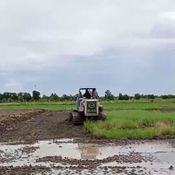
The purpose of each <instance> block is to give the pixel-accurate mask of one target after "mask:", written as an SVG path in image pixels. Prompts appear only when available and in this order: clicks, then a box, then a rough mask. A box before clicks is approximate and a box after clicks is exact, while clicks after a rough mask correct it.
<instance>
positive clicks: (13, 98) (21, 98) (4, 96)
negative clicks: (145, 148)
mask: <svg viewBox="0 0 175 175" xmlns="http://www.w3.org/2000/svg"><path fill="white" fill-rule="evenodd" d="M76 98H77V94H76V95H66V94H63V95H62V96H58V95H57V94H56V93H52V94H51V95H49V96H47V95H42V96H41V93H40V92H39V91H36V90H34V91H32V93H31V94H30V93H28V92H19V93H15V92H4V93H0V102H1V103H6V102H30V101H75V100H76ZM155 98H161V99H175V95H160V96H157V95H154V94H147V95H144V94H139V93H136V94H135V95H134V96H129V95H127V94H122V93H119V95H118V96H115V95H113V94H112V93H111V91H110V90H106V91H105V95H104V96H101V97H100V99H101V100H132V99H134V100H139V99H151V100H154V99H155Z"/></svg>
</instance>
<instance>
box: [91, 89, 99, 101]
mask: <svg viewBox="0 0 175 175" xmlns="http://www.w3.org/2000/svg"><path fill="white" fill-rule="evenodd" d="M92 98H93V99H98V93H97V91H96V89H95V88H93V90H92Z"/></svg>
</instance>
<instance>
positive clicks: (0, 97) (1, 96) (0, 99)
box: [0, 94, 3, 102]
mask: <svg viewBox="0 0 175 175" xmlns="http://www.w3.org/2000/svg"><path fill="white" fill-rule="evenodd" d="M2 99H3V95H2V94H0V102H2Z"/></svg>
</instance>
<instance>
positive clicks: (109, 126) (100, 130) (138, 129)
mask: <svg viewBox="0 0 175 175" xmlns="http://www.w3.org/2000/svg"><path fill="white" fill-rule="evenodd" d="M107 115H108V120H107V121H104V122H102V121H98V122H91V121H87V122H86V123H85V124H84V127H85V128H86V129H87V130H88V131H89V132H90V133H91V134H93V135H95V136H97V137H106V138H153V137H155V136H165V135H175V113H166V112H159V111H144V110H119V111H109V112H108V113H107Z"/></svg>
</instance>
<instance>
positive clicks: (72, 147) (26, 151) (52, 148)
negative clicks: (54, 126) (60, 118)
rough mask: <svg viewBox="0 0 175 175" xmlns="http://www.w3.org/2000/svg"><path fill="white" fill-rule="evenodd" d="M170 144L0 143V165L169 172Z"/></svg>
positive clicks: (174, 156)
mask: <svg viewBox="0 0 175 175" xmlns="http://www.w3.org/2000/svg"><path fill="white" fill-rule="evenodd" d="M173 143H174V141H173V142H172V141H168V140H167V141H166V140H156V141H145V142H137V143H133V144H126V145H117V144H115V143H105V144H97V143H75V142H74V140H73V139H56V140H55V139H54V140H43V141H38V142H36V143H34V144H17V143H15V144H13V143H0V167H1V168H2V167H3V169H4V172H5V170H6V168H8V169H9V167H10V166H11V168H12V167H13V169H14V168H17V169H20V167H46V168H49V172H48V170H47V171H44V172H43V170H42V174H43V173H44V174H49V173H52V174H59V173H61V174H65V173H66V174H116V173H118V174H172V175H173V174H175V147H174V145H173ZM38 169H39V168H38ZM15 171H16V170H15ZM9 172H10V170H9ZM40 173H41V172H38V173H35V174H40Z"/></svg>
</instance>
